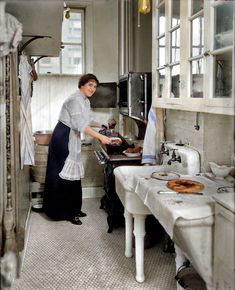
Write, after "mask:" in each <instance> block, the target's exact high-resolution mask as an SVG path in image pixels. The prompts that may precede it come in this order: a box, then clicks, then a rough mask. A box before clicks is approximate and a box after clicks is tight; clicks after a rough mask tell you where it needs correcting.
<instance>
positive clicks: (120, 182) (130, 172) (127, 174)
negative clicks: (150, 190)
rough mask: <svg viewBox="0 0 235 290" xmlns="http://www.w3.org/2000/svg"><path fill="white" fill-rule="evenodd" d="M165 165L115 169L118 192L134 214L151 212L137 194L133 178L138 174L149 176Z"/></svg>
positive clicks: (126, 207) (124, 203) (125, 205)
mask: <svg viewBox="0 0 235 290" xmlns="http://www.w3.org/2000/svg"><path fill="white" fill-rule="evenodd" d="M163 170H164V168H163V166H160V165H156V166H120V167H117V168H115V169H114V175H115V185H116V191H117V194H118V196H119V198H120V200H121V202H122V204H123V206H124V208H125V209H127V210H128V212H130V213H132V214H151V213H150V211H149V209H148V208H147V207H146V206H145V205H144V204H143V202H142V200H141V199H140V198H139V197H138V195H136V194H135V188H134V183H133V181H134V180H133V178H134V176H136V175H140V176H146V177H147V176H149V175H151V174H152V173H153V172H158V171H163Z"/></svg>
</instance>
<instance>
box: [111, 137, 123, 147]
mask: <svg viewBox="0 0 235 290" xmlns="http://www.w3.org/2000/svg"><path fill="white" fill-rule="evenodd" d="M109 139H110V140H111V144H110V145H111V146H119V145H121V144H122V139H121V138H119V137H109Z"/></svg>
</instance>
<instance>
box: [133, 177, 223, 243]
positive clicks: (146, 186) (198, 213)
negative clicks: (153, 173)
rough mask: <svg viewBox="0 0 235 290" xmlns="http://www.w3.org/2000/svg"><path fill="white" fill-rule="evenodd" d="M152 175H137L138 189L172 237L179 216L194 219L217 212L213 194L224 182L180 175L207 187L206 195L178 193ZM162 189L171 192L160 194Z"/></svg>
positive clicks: (138, 192)
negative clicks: (151, 176)
mask: <svg viewBox="0 0 235 290" xmlns="http://www.w3.org/2000/svg"><path fill="white" fill-rule="evenodd" d="M149 177H150V176H145V177H143V176H135V177H134V184H135V192H136V194H137V195H138V196H139V197H140V199H141V200H142V201H143V203H144V204H145V205H146V206H147V207H148V208H149V209H150V211H151V212H152V213H153V215H154V216H155V217H156V218H157V219H158V220H159V222H160V223H161V224H162V226H163V227H164V228H165V230H166V231H167V233H168V234H169V235H170V237H171V238H173V228H174V225H175V223H176V220H177V219H178V218H183V219H185V220H193V219H203V218H207V217H209V216H212V215H214V207H215V200H214V199H213V198H212V196H213V195H214V194H215V193H216V192H217V189H218V187H220V186H221V184H219V183H217V182H213V181H212V180H209V179H207V178H205V177H203V176H194V177H192V176H190V177H189V176H181V177H182V178H189V179H193V180H196V181H199V182H201V183H203V184H204V186H205V187H204V189H203V190H202V191H201V192H202V193H203V195H194V194H178V193H176V192H173V191H172V190H170V189H169V188H168V187H167V186H166V184H167V181H162V180H158V179H154V178H149ZM222 185H224V183H223V184H222ZM159 191H163V192H164V191H168V192H172V193H158V192H159Z"/></svg>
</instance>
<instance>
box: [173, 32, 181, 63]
mask: <svg viewBox="0 0 235 290" xmlns="http://www.w3.org/2000/svg"><path fill="white" fill-rule="evenodd" d="M179 60H180V29H176V30H175V31H173V32H172V33H171V62H177V61H179Z"/></svg>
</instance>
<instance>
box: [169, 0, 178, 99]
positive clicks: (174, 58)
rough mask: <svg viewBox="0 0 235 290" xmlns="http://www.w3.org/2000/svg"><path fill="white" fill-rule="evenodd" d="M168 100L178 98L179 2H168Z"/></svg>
mask: <svg viewBox="0 0 235 290" xmlns="http://www.w3.org/2000/svg"><path fill="white" fill-rule="evenodd" d="M170 4H171V6H170V19H171V21H170V28H169V32H168V33H169V39H170V49H169V51H170V53H169V54H170V60H169V62H170V63H169V66H170V87H171V92H170V98H179V97H180V0H172V1H170Z"/></svg>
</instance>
